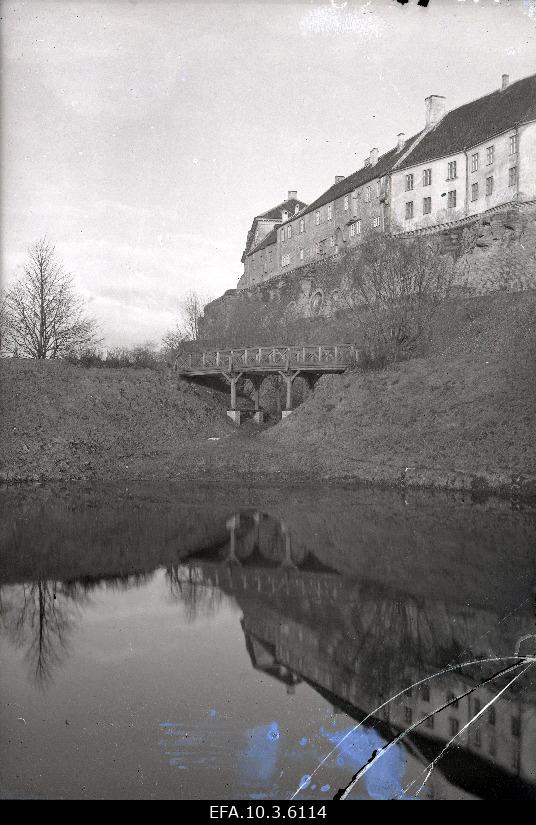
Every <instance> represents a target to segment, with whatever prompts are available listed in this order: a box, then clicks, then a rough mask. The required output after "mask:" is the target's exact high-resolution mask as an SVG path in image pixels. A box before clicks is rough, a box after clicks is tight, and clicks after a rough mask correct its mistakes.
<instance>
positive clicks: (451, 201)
mask: <svg viewBox="0 0 536 825" xmlns="http://www.w3.org/2000/svg"><path fill="white" fill-rule="evenodd" d="M455 206H456V190H455V189H451V191H450V192H449V193H448V195H447V207H448V208H449V209H454V207H455Z"/></svg>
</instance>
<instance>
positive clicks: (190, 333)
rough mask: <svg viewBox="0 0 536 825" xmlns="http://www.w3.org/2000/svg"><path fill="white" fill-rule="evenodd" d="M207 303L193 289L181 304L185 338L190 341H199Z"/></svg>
mask: <svg viewBox="0 0 536 825" xmlns="http://www.w3.org/2000/svg"><path fill="white" fill-rule="evenodd" d="M206 303H207V301H206V300H205V299H204V298H202V297H201V296H200V295H199V293H197V292H195V290H193V289H191V290H190V291H189V292H187V293H186V295H185V297H184V298H183V300H182V301H181V303H180V309H181V314H182V318H183V331H184V337H185V338H187V339H189V340H190V341H197V340H198V339H199V321H200V319H201V318H202V317H203V309H204V305H205V304H206Z"/></svg>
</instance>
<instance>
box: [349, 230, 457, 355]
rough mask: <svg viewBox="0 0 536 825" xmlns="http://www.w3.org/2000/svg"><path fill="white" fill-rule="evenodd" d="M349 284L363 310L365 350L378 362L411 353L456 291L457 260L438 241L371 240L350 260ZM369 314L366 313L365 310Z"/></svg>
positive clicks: (374, 238) (386, 238)
mask: <svg viewBox="0 0 536 825" xmlns="http://www.w3.org/2000/svg"><path fill="white" fill-rule="evenodd" d="M349 266H350V267H351V272H348V271H347V273H346V281H347V283H348V284H349V291H350V294H351V295H352V297H353V301H354V306H357V307H360V309H361V314H362V317H361V323H362V328H363V337H364V344H365V352H366V353H367V355H368V356H369V358H370V359H371V363H372V364H374V363H376V364H378V365H381V364H386V363H389V362H392V361H398V360H400V359H402V358H405V357H408V356H409V355H411V354H412V353H413V352H414V351H415V348H416V346H417V344H418V342H419V341H420V340H421V339H422V337H423V333H424V332H425V331H426V330H427V329H429V328H430V324H431V321H432V318H433V316H434V314H435V312H436V310H437V308H438V306H439V304H440V303H441V302H442V301H444V300H445V299H446V298H447V297H448V295H449V292H450V289H451V286H452V282H453V279H454V273H455V270H454V261H453V260H452V258H451V257H449V256H447V255H443V254H441V247H440V242H439V241H438V240H437V239H430V238H427V237H419V236H417V237H416V238H414V239H411V240H407V239H406V240H402V239H397V238H390V237H385V236H383V237H380V236H375V237H371V238H369V239H368V240H366V241H365V242H364V244H363V245H362V247H361V249H360V254H359V257H358V258H355V259H353V260H352V261H351V262H349ZM363 310H364V311H363Z"/></svg>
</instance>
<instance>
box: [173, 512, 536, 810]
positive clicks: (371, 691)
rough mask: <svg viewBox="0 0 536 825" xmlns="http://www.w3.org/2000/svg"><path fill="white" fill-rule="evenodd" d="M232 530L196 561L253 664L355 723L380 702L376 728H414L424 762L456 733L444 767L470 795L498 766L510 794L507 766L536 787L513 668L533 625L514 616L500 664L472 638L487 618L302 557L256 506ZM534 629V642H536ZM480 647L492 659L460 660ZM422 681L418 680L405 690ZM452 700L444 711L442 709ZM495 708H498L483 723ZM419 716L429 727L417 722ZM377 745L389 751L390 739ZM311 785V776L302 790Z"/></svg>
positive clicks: (393, 731) (529, 700) (525, 705)
mask: <svg viewBox="0 0 536 825" xmlns="http://www.w3.org/2000/svg"><path fill="white" fill-rule="evenodd" d="M227 527H228V530H229V541H228V544H227V545H225V546H223V547H221V546H220V547H219V548H217V550H216V551H215V552H212V553H210V552H205V553H203V554H200V555H199V556H197V557H194V558H191V559H190V561H191V564H192V565H195V567H194V568H193V569H195V575H196V581H197V583H198V586H199V587H202V588H206V587H207V586H215V587H217V588H220V589H221V590H222V591H223V592H225V593H227V594H232V595H233V596H234V598H235V599H236V601H237V602H238V604H239V605H240V607H241V608H242V610H243V618H242V620H241V625H242V629H243V632H244V637H245V645H246V649H247V651H248V654H249V657H250V659H251V663H252V665H253V667H254V668H256V669H258V670H261V671H263V672H264V673H266V674H267V675H269V676H270V677H272V678H274V679H277V680H278V681H280V682H282V683H284V684H285V685H286V686H287V692H289V693H290V692H293V690H294V686H295V685H297V684H299V683H300V682H302V681H306V682H307V683H308V684H310V685H312V686H313V687H314V688H315V689H316V690H317V691H318V692H319V693H320V694H321V695H322V696H324V697H325V698H327V699H328V700H329V701H330V703H332V704H333V706H334V707H335V708H337V709H338V710H340V711H342V712H344V713H346V714H347V715H349V716H351V717H352V718H354V719H355V720H357V721H362V720H363V719H364V718H365V717H367V714H368V713H369V712H370V709H372V708H376V707H378V708H379V712H378V714H377V717H376V718H375V719H374V718H370V719H369V720H368V726H369V727H372V728H381V729H382V730H383V732H384V734H386V736H387V741H390V740H392V739H393V738H397V737H400V736H401V735H402V734H403V732H404V731H406V730H407V729H408V728H413V726H415V732H413V733H412V734H411V736H410V737H408V738H410V739H411V743H410V744H408V743H407V742H406V744H408V747H409V748H410V749H414V750H417V751H418V752H419V754H420V755H421V756H422V761H423V764H425V765H427V764H428V763H429V762H432V761H433V760H434V759H436V758H437V757H438V756H439V755H440V754H442V751H443V748H444V747H445V744H446V743H449V742H450V741H451V740H453V741H454V740H456V746H457V748H456V749H455V748H454V747H453V748H452V751H451V753H449V754H448V755H447V751H445V754H443V755H442V759H443V761H444V764H445V768H444V770H445V774H446V775H447V777H448V778H449V780H450V781H452V782H454V784H459V785H461V786H462V787H465V786H467V789H468V790H471V789H472V790H473V792H474V790H475V786H476V788H477V789H478V791H479V792H480V793H482V794H483V795H490V793H492V791H493V782H494V780H496V779H497V778H498V777H499V774H497V775H496V772H497V771H499V772H500V773H501V775H500V780H501V788H502V789H504V786H505V777H504V775H502V772H504V774H506V775H507V776H508V777H511V778H516V777H521V778H522V779H526V780H527V781H528V782H530V783H534V774H535V769H536V754H535V753H534V750H533V749H532V747H531V746H532V745H533V744H534V743H535V742H536V719H535V713H534V699H535V698H536V697H534V694H531V695H530V697H529V696H527V694H526V690H525V688H526V684H525V685H517V684H516V685H514V682H516V681H517V679H518V678H519V676H520V675H523V674H519V673H518V674H515V673H514V675H512V671H513V670H514V671H515V668H516V667H518V666H519V665H518V664H516V662H517V660H515V659H514V658H513V654H514V652H515V651H516V649H517V646H516V645H515V644H514V642H515V641H516V635H515V634H516V632H517V633H521V631H522V629H523V628H524V627H526V626H525V625H521V624H518V623H517V622H515V621H514V622H513V631H514V632H513V635H509V634H505V639H504V641H505V642H506V646H505V647H504V648H503V651H504V654H503V655H504V656H505V657H510V658H508V659H507V660H506V662H504V660H503V664H504V665H505V666H504V667H500V668H499V666H498V664H499V663H500V661H501V659H502V658H503V657H500V656H497V657H495V656H486V655H483V656H482V653H484V654H485V653H486V652H487V653H488V654H489V653H490V651H489V649H488V650H487V651H486V647H485V646H484V647H482V648H480V649H479V648H478V646H477V647H475V648H473V647H472V646H469V645H468V644H467V640H468V639H474V631H475V630H476V632H477V634H478V632H479V628H480V627H484V626H485V624H486V623H487V624H488V626H489V620H490V618H491V617H490V616H489V613H488V615H486V614H485V611H478V610H475V609H470V610H467V611H463V610H462V611H461V612H460V610H459V608H457V609H456V610H455V611H453V610H452V609H451V608H450V607H449V606H448V605H447V604H445V603H441V602H437V601H435V600H434V601H431V600H424V599H413V598H410V597H408V596H405V595H404V594H401V593H400V592H396V591H394V590H391V591H389V589H388V588H385V587H381V586H379V585H377V584H373V583H371V582H366V581H361V582H356V581H354V580H352V579H351V578H345V577H344V576H343V575H341V572H340V571H337V570H335V569H330V568H329V567H327V566H326V565H324V564H323V563H321V562H319V561H318V560H317V559H316V557H315V556H314V555H313V554H310V553H307V554H304V553H303V550H298V552H293V550H292V542H291V536H290V533H289V531H288V529H287V528H286V526H285V525H284V523H281V522H277V521H275V520H274V519H272V518H270V517H269V516H267V515H263V514H261V513H259V512H254V513H248V512H246V513H242V514H235V515H234V516H232V517H231V518H229V519H228V520H227ZM191 569H192V568H191ZM172 574H173V573H172V571H170V572H169V575H170V576H172ZM486 635H487V634H486V633H485V632H484V633H483V634H482V635H481V637H480V640H482V639H484V637H485V636H486ZM528 635H529V639H530V641H531V642H532V643H534V639H535V637H534V636H533V635H532V634H528ZM517 638H518V639H519V638H520V636H518V637H517ZM476 641H477V642H478V641H479V637H478V635H477V637H476ZM508 644H509V645H510V646H508ZM480 650H481V651H482V653H480ZM476 651H478V653H476ZM471 654H473V656H477V658H479V657H481V658H492V659H494V661H492V662H487V663H485V664H484V665H482V664H477V663H475V662H473V663H472V664H471V665H470V666H466V667H463V668H462V667H460V666H459V665H460V664H461V663H463V662H465V661H466V660H467V659H468V658H469V659H471ZM456 663H458V664H456ZM449 665H450V669H449V671H448V672H446V673H442V674H441V675H440V677H439V678H434V679H430V680H428V679H425V680H424V681H423V677H424V676H428V675H432V674H433V673H434V671H435V669H436V668H438V667H440V669H441V670H444V669H445V667H446V666H447V667H448V666H449ZM530 666H531V665H530V661H529V664H528V667H530ZM503 671H504V672H503ZM524 672H525V671H523V673H524ZM497 673H498V674H499V675H498V676H496V675H495V674H497ZM371 676H372V677H373V678H372V679H371ZM501 677H502V678H501ZM507 680H508V682H507ZM510 680H512V685H511V687H510V688H509V689H508V692H507V693H506V695H505V696H502V695H501V699H502V701H501V702H500V703H497V704H496V705H495V703H494V699H495V697H497V695H498V694H499V693H501V694H502V691H503V690H504V688H505V686H506V685H507V684H508V683H509V681H510ZM415 682H419V683H420V684H419V685H418V686H417V687H414V688H413V689H412V688H409V689H406V690H404V687H405V686H407V685H413V683H415ZM398 693H402V695H401V697H400V699H399V700H398V701H395V702H390V701H387V700H388V699H389V697H391V696H394V695H396V694H398ZM443 706H445V707H444V711H443V712H441V713H437V714H434V713H433V711H434V709H436V708H441V707H443ZM486 706H489V709H488V710H487V711H486V715H485V717H484V718H481V714H482V708H483V707H484V708H485V707H486ZM475 717H477V721H475V722H474V723H473V724H471V720H472V719H473V718H475ZM420 719H425V722H424V723H423V725H422V727H420V726H419V727H417V726H416V722H417V721H418V720H420ZM466 725H467V726H468V727H467V730H466V731H463V729H464V727H465V726H466ZM522 730H523V731H524V739H525V745H526V743H530V744H529V745H528V747H527V746H525V747H524V742H523V737H522V736H521V731H522ZM460 731H463V733H462V735H461V736H460ZM352 744H354V747H355V743H352ZM377 744H378V748H381V747H383V746H384V745H385V742H384V741H381V742H378V743H377ZM460 749H462V750H463V752H462V753H460ZM374 750H376V749H372V750H371V751H370V752H369V753H368V754H367V756H366V759H365V760H364V763H366V762H367V761H368V759H369V758H370V756H371V755H372V753H373V752H374ZM455 750H456V752H454V751H455ZM364 763H363V764H364ZM312 767H314V766H312ZM358 767H361V766H358ZM475 776H476V777H477V781H476V782H475ZM469 777H470V778H469ZM423 780H424V776H423V777H422V779H421V783H422V781H423ZM421 783H419V784H418V785H417V787H419V786H420V784H421ZM412 784H415V783H414V782H413V783H412ZM307 785H308V781H306V782H304V783H303V784H302V789H303V790H306V788H307ZM515 788H516V793H517V795H520V794H524V793H526V792H527V791H530V789H529V788H527V787H525V785H524V783H519V785H517V784H516V785H515Z"/></svg>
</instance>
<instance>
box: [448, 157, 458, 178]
mask: <svg viewBox="0 0 536 825" xmlns="http://www.w3.org/2000/svg"><path fill="white" fill-rule="evenodd" d="M456 177H457V175H456V161H455V160H451V161H450V163H449V164H448V165H447V180H454V179H455V178H456Z"/></svg>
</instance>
